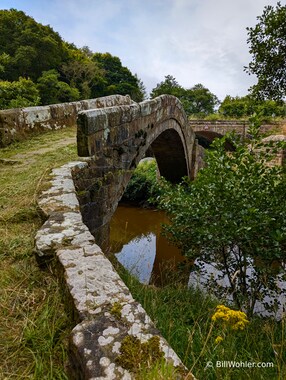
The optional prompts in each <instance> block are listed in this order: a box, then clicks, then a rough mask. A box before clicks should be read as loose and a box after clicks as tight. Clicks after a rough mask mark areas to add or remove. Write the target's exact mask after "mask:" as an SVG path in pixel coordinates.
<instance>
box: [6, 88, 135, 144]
mask: <svg viewBox="0 0 286 380" xmlns="http://www.w3.org/2000/svg"><path fill="white" fill-rule="evenodd" d="M132 103H133V101H132V100H131V98H130V97H129V96H122V95H112V96H107V97H104V98H97V99H89V100H82V101H79V102H71V103H62V104H51V105H48V106H40V107H27V108H13V109H8V110H0V148H1V147H5V146H7V145H9V144H11V143H13V142H15V141H19V140H23V139H27V138H29V136H30V135H31V134H32V133H43V132H45V131H50V130H56V129H60V128H65V127H72V126H76V119H77V114H78V112H80V111H83V110H89V109H95V108H102V107H111V106H115V105H128V104H132Z"/></svg>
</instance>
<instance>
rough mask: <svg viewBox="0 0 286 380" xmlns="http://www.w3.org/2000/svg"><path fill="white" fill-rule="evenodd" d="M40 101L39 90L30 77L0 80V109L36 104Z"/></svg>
mask: <svg viewBox="0 0 286 380" xmlns="http://www.w3.org/2000/svg"><path fill="white" fill-rule="evenodd" d="M39 103H40V94H39V91H38V89H37V87H36V85H35V84H34V82H33V81H31V79H25V78H21V77H20V78H19V80H18V81H14V82H8V81H0V109H5V108H17V107H29V106H36V105H38V104H39Z"/></svg>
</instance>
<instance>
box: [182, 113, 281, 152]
mask: <svg viewBox="0 0 286 380" xmlns="http://www.w3.org/2000/svg"><path fill="white" fill-rule="evenodd" d="M189 126H190V127H191V128H192V130H193V131H194V132H195V134H196V138H197V140H198V143H199V145H201V146H202V147H204V148H208V147H209V146H210V144H211V143H212V142H213V140H214V139H215V138H221V137H222V136H224V135H225V134H226V133H228V132H235V134H237V135H239V136H241V138H242V139H244V138H245V137H247V136H248V128H249V122H248V121H246V120H245V121H243V120H241V121H237V120H189ZM279 126H280V124H275V123H272V124H263V125H262V126H261V130H262V132H263V133H265V132H269V131H271V130H273V129H274V128H275V127H278V128H279ZM226 148H227V149H230V150H231V149H232V147H231V145H227V146H226Z"/></svg>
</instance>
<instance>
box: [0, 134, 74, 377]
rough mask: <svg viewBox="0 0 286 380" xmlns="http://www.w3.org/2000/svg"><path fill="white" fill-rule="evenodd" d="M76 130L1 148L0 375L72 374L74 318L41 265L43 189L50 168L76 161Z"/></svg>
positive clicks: (46, 270)
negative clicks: (37, 248)
mask: <svg viewBox="0 0 286 380" xmlns="http://www.w3.org/2000/svg"><path fill="white" fill-rule="evenodd" d="M75 134H76V131H75V129H74V128H73V129H63V130H59V131H56V132H49V133H47V134H42V135H39V136H34V137H32V138H30V139H29V140H26V141H23V142H21V143H17V144H13V145H11V146H9V147H7V148H5V149H1V150H0V173H1V175H0V273H1V276H0V303H1V308H0V310H1V311H0V313H1V316H0V337H1V339H0V357H1V361H0V379H1V380H2V379H7V380H8V379H19V380H20V379H37V380H38V379H66V378H67V377H66V374H65V368H64V363H65V360H66V343H67V334H68V332H69V331H70V329H71V327H72V326H71V325H70V321H69V319H68V317H67V315H66V314H65V310H64V307H63V303H62V299H61V293H60V286H59V284H58V283H57V281H56V279H55V277H54V276H53V274H52V273H51V272H52V269H50V270H49V269H45V270H40V269H39V267H38V265H37V263H36V260H35V257H34V254H33V247H34V236H35V233H36V231H37V229H38V228H39V227H40V226H41V224H42V223H43V221H42V220H41V217H40V215H39V213H38V210H37V206H36V196H37V193H38V192H39V191H40V190H41V189H43V188H44V187H45V186H46V182H45V181H46V180H47V178H48V176H49V173H50V170H51V169H52V168H54V167H58V166H60V165H62V164H64V163H66V162H69V161H72V160H76V159H77V154H76V142H75Z"/></svg>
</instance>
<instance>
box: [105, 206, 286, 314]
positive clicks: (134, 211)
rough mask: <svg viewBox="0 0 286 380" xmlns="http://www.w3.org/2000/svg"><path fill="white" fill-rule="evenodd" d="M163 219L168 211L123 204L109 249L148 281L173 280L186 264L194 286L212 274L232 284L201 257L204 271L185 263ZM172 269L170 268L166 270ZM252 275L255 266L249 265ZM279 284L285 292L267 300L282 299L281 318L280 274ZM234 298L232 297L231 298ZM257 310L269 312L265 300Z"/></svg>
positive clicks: (285, 287) (223, 283)
mask: <svg viewBox="0 0 286 380" xmlns="http://www.w3.org/2000/svg"><path fill="white" fill-rule="evenodd" d="M162 223H168V218H167V217H166V215H165V213H164V212H162V211H160V210H155V209H145V208H141V207H138V206H137V207H136V206H131V205H124V204H120V205H119V206H118V208H117V210H116V212H115V213H114V215H113V217H112V220H111V224H110V236H109V244H110V249H109V251H110V252H111V253H112V254H114V255H115V257H116V258H117V260H118V261H119V262H120V263H121V264H122V265H123V266H124V267H125V268H126V269H127V270H128V271H129V272H130V273H131V274H133V275H134V276H135V277H137V279H138V280H139V281H140V282H141V283H144V284H154V285H159V286H160V285H161V284H162V283H163V282H164V283H166V282H172V273H175V272H176V271H178V267H181V268H184V269H183V271H184V272H185V275H186V281H187V282H188V283H189V284H192V285H193V286H195V287H196V286H198V287H200V288H202V289H204V288H205V286H204V285H205V283H206V281H207V278H208V277H209V276H213V277H214V278H216V279H217V283H218V284H219V285H220V286H223V287H228V286H229V283H228V281H227V279H226V278H220V279H219V276H220V272H219V271H217V270H215V269H214V266H213V265H209V264H206V263H203V262H200V260H199V259H198V260H196V264H200V265H201V267H202V268H203V270H204V273H203V274H202V273H199V272H197V273H195V272H192V274H191V276H190V270H188V266H187V265H182V264H183V263H185V258H184V257H183V256H182V255H181V253H180V251H179V249H178V248H176V247H175V246H173V245H171V244H170V243H169V242H168V241H167V239H166V238H165V237H164V236H162V234H161V231H162V227H161V225H162ZM166 269H168V270H166ZM249 271H250V275H251V271H252V267H251V265H250V268H249ZM277 282H278V286H279V287H280V288H281V289H283V291H282V294H281V295H279V296H278V295H275V293H274V294H272V296H270V297H266V298H265V299H264V301H268V302H269V301H271V299H273V298H272V297H274V298H276V299H277V300H278V304H279V308H278V312H277V313H276V318H278V319H280V318H281V315H282V314H283V313H284V307H285V305H286V302H285V294H286V283H285V281H283V280H281V279H280V278H279V276H278V277H277ZM229 301H231V299H229ZM255 312H256V313H257V314H261V315H263V316H269V315H271V313H270V314H269V313H268V312H267V311H266V310H265V308H264V306H263V304H262V303H261V302H257V305H256V308H255Z"/></svg>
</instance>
